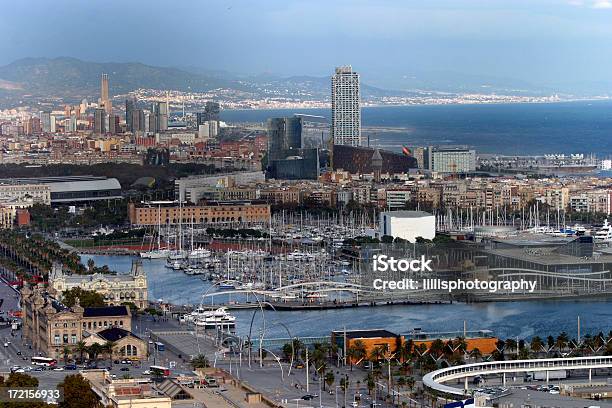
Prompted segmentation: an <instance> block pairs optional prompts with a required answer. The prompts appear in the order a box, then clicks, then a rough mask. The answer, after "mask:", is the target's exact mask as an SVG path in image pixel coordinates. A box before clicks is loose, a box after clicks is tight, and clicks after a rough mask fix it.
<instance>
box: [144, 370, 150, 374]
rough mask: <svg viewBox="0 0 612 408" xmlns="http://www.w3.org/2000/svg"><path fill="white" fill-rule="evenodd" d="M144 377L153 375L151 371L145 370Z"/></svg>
mask: <svg viewBox="0 0 612 408" xmlns="http://www.w3.org/2000/svg"><path fill="white" fill-rule="evenodd" d="M142 374H143V375H151V370H144V371H143V372H142Z"/></svg>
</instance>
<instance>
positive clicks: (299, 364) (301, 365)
mask: <svg viewBox="0 0 612 408" xmlns="http://www.w3.org/2000/svg"><path fill="white" fill-rule="evenodd" d="M295 368H299V369H302V368H304V364H302V363H296V364H295Z"/></svg>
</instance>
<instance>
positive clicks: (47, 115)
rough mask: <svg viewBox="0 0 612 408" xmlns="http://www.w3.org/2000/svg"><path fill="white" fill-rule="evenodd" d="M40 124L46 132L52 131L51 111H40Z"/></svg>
mask: <svg viewBox="0 0 612 408" xmlns="http://www.w3.org/2000/svg"><path fill="white" fill-rule="evenodd" d="M40 126H41V128H42V131H43V132H45V133H49V132H51V112H49V111H42V112H40Z"/></svg>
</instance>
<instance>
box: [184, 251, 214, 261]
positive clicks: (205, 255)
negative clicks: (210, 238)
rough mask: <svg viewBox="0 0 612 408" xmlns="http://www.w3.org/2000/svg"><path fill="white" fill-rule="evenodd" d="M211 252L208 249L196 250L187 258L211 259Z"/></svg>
mask: <svg viewBox="0 0 612 408" xmlns="http://www.w3.org/2000/svg"><path fill="white" fill-rule="evenodd" d="M210 255H211V252H210V251H209V250H208V249H204V248H196V249H194V250H193V251H191V252H189V255H187V257H188V258H189V259H206V258H210Z"/></svg>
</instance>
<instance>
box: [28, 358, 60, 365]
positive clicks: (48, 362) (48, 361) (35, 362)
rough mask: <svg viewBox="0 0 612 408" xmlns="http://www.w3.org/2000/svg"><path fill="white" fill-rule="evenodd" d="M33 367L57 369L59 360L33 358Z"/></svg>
mask: <svg viewBox="0 0 612 408" xmlns="http://www.w3.org/2000/svg"><path fill="white" fill-rule="evenodd" d="M32 365H38V366H43V367H55V366H56V365H57V360H56V359H54V358H49V357H32Z"/></svg>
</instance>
